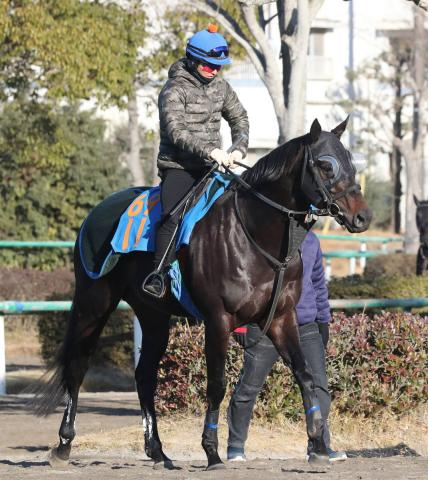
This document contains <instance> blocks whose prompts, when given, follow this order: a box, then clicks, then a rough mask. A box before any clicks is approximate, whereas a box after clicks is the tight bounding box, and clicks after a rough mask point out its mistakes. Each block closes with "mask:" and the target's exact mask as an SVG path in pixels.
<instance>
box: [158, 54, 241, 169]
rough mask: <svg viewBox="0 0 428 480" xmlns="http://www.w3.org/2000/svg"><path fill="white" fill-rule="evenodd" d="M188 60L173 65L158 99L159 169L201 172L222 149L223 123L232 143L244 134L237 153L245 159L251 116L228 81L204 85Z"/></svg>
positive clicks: (215, 80) (215, 81)
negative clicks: (227, 128)
mask: <svg viewBox="0 0 428 480" xmlns="http://www.w3.org/2000/svg"><path fill="white" fill-rule="evenodd" d="M186 65H187V60H186V59H185V58H183V59H181V60H179V61H178V62H176V63H174V64H173V65H172V66H171V68H170V69H169V72H168V77H169V78H168V80H167V82H166V84H165V85H164V87H163V88H162V90H161V92H160V94H159V99H158V107H159V120H160V148H159V155H158V168H159V169H160V170H162V169H165V168H183V169H186V170H200V169H202V168H204V167H205V166H207V165H209V162H208V161H207V159H208V158H209V155H210V153H211V151H212V150H213V149H214V148H221V137H220V121H221V117H223V118H224V119H225V120H226V121H227V122H228V123H229V126H230V129H231V132H232V142H234V141H236V139H237V138H239V136H240V134H242V133H245V134H246V135H247V140H245V141H243V142H242V143H241V144H240V145H239V147H238V149H239V150H241V152H242V153H243V156H245V155H246V153H247V147H248V129H249V125H248V116H247V112H246V110H245V108H244V107H243V106H242V104H241V102H240V101H239V100H238V97H237V95H236V93H235V92H234V90H233V89H232V87H231V86H230V85H229V84H228V83H227V81H226V80H224V79H222V78H220V77H216V78H214V80H212V81H211V82H210V83H209V84H204V83H202V82H201V81H200V80H198V79H197V78H196V77H195V76H194V75H192V74H191V73H190V72H189V71H188V70H187V68H186Z"/></svg>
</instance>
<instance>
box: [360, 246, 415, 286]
mask: <svg viewBox="0 0 428 480" xmlns="http://www.w3.org/2000/svg"><path fill="white" fill-rule="evenodd" d="M415 274H416V255H412V254H407V253H391V254H387V255H379V256H378V257H372V258H368V259H367V260H366V267H365V269H364V278H367V279H372V280H376V279H377V278H379V277H380V276H394V275H400V276H405V277H407V276H412V275H415Z"/></svg>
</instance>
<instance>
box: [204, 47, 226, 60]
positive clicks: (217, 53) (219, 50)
mask: <svg viewBox="0 0 428 480" xmlns="http://www.w3.org/2000/svg"><path fill="white" fill-rule="evenodd" d="M223 55H224V56H225V57H228V56H229V48H228V47H225V46H223V47H215V48H213V49H211V50H210V51H209V52H208V56H209V57H212V58H220V57H222V56H223Z"/></svg>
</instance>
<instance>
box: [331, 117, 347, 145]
mask: <svg viewBox="0 0 428 480" xmlns="http://www.w3.org/2000/svg"><path fill="white" fill-rule="evenodd" d="M348 120H349V115H348V116H347V117H346V118H345V120H344V121H343V122H342V123H339V125H338V126H337V127H336V128H333V130H332V131H331V133H334V134H335V135H336V137H337V138H338V139H339V140H340V137H341V136H342V134H343V132H344V131H345V130H346V125H348Z"/></svg>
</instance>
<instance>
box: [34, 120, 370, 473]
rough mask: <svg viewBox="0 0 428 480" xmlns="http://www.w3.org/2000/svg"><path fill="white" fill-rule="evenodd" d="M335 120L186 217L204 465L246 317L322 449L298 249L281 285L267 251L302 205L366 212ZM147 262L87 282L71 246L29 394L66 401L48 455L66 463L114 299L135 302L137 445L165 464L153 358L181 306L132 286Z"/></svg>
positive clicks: (284, 247) (50, 405)
mask: <svg viewBox="0 0 428 480" xmlns="http://www.w3.org/2000/svg"><path fill="white" fill-rule="evenodd" d="M346 123H347V121H346V120H345V122H343V123H341V124H340V125H338V126H337V127H336V128H335V129H334V130H332V131H331V132H325V131H321V126H320V124H319V123H318V121H317V120H315V121H314V122H313V124H312V126H311V129H310V132H309V133H308V134H306V135H304V136H302V137H299V138H296V139H294V140H291V141H289V142H287V143H285V144H284V145H282V146H280V147H278V148H276V149H275V150H273V151H272V152H271V153H269V154H268V155H266V156H265V157H263V158H262V159H260V160H259V161H258V162H257V164H256V165H255V166H254V167H253V168H251V169H249V170H248V171H247V172H245V173H244V174H243V175H242V178H243V179H244V181H245V182H246V184H247V186H249V188H244V187H243V186H242V185H240V184H239V183H234V184H232V187H231V188H229V189H228V190H227V191H226V192H225V194H223V195H222V196H221V197H220V198H219V199H218V201H217V202H216V203H215V204H214V206H213V207H212V208H211V209H210V211H209V212H208V214H207V215H206V216H205V217H204V218H203V219H202V220H200V221H199V223H198V224H197V225H196V226H195V229H194V232H193V236H192V242H191V244H190V245H189V246H188V247H186V248H183V249H181V250H180V251H179V252H178V259H179V263H180V269H181V271H182V275H183V278H184V283H185V285H186V287H187V289H188V290H189V292H190V294H191V296H192V299H193V300H194V303H195V305H196V307H197V308H198V309H199V311H200V312H201V313H202V314H203V316H204V321H205V353H206V360H207V376H208V380H207V403H208V406H207V412H206V417H205V424H204V429H203V434H202V446H203V448H204V450H205V452H206V454H207V458H208V468H209V469H215V468H221V467H223V463H222V461H221V459H220V457H219V455H218V452H217V449H218V439H217V423H218V417H219V408H220V403H221V401H222V400H223V397H224V394H225V389H226V385H225V374H224V370H225V362H226V353H227V348H228V343H229V335H230V333H231V332H232V331H233V330H234V329H235V328H236V327H238V326H241V325H244V324H247V323H249V322H253V323H257V324H259V326H260V327H261V328H262V329H265V330H266V333H267V335H268V336H269V338H270V339H271V340H272V342H273V343H274V344H275V346H276V348H277V349H278V352H279V354H280V355H281V357H282V358H283V359H284V361H286V362H287V364H288V365H289V366H290V367H291V368H292V371H293V373H294V376H295V378H296V380H297V382H298V385H299V387H300V390H301V394H302V399H303V404H304V410H305V413H306V421H307V432H308V436H309V437H310V438H311V440H312V442H313V444H314V446H315V448H314V454H313V457H312V458H313V459H314V460H325V459H326V458H328V457H327V452H326V448H325V444H324V441H323V439H322V428H323V427H322V418H321V414H320V410H319V405H318V401H317V397H316V393H315V391H314V386H313V381H312V373H311V371H310V369H309V368H308V366H307V364H306V362H305V360H304V358H303V355H302V352H301V349H300V344H299V335H298V328H297V322H296V313H295V308H294V307H295V305H296V304H297V302H298V300H299V297H300V289H301V277H302V262H301V258H300V255H299V254H297V255H293V256H292V257H290V258H288V259H286V260H287V262H286V263H287V268H285V269H284V271H283V272H285V273H283V274H284V277H283V282H282V284H281V285H280V288H278V287H277V286H278V283H279V282H278V281H277V279H278V276H277V272H276V270H278V269H277V268H276V267H278V265H277V264H275V261H277V260H280V261H281V263H282V264H283V265H284V264H285V263H283V260H284V255H285V254H286V252H287V251H289V250H288V244H289V243H290V241H291V240H290V238H289V237H290V236H289V231H290V230H289V226H290V223H291V221H292V220H296V221H297V222H300V224H302V225H307V228H309V227H310V223H307V214H308V212H309V207H310V205H311V204H312V205H315V206H316V207H318V208H319V209H323V210H322V211H323V212H324V214H330V215H332V216H334V217H335V218H336V220H337V221H338V222H339V223H340V224H342V225H343V226H345V227H346V228H347V229H348V230H349V231H350V232H362V231H364V230H366V229H367V228H368V226H369V223H370V220H371V212H370V210H369V209H368V206H367V204H366V202H365V200H364V198H363V196H362V194H361V191H360V188H359V185H357V184H356V181H355V169H354V167H353V164H352V159H351V156H350V153H349V152H348V151H347V150H346V149H345V148H344V146H343V145H342V143H341V142H340V137H341V135H342V133H343V132H344V130H345V128H346ZM275 259H277V260H275ZM277 263H278V262H277ZM151 269H152V254H150V253H142V252H136V253H130V254H127V255H123V256H122V257H121V259H120V261H119V262H118V264H117V265H116V266H115V268H114V269H113V270H112V271H111V272H110V273H108V274H107V275H105V276H104V277H101V278H100V279H97V280H91V279H90V278H89V277H88V276H87V275H86V273H85V270H84V268H83V266H82V262H81V259H80V256H79V249H78V248H76V249H75V276H76V289H75V295H74V299H73V306H72V310H71V314H70V319H69V324H68V330H67V332H66V335H65V339H64V342H63V345H62V348H61V350H60V353H59V355H58V358H57V364H56V370H55V371H54V375H53V377H52V379H51V381H50V383H49V384H48V385H47V386H46V387H45V389H44V390H43V391H42V392H39V394H38V395H37V396H36V398H35V402H36V404H37V405H38V409H37V413H39V414H48V413H49V412H51V411H52V410H53V409H54V408H55V407H56V406H57V405H58V404H59V403H60V402H61V401H63V400H64V399H66V401H67V404H66V408H65V412H64V417H63V420H62V423H61V426H60V430H59V437H60V442H59V445H58V447H56V448H54V449H53V450H52V452H51V460H50V461H51V464H57V463H58V462H64V461H68V458H69V456H70V450H71V443H72V440H73V438H74V436H75V428H74V425H75V417H76V410H77V400H78V392H79V388H80V385H81V383H82V381H83V377H84V375H85V373H86V371H87V368H88V361H89V358H90V356H91V353H92V352H93V351H94V349H95V347H96V344H97V340H98V338H99V336H100V334H101V332H102V330H103V327H104V325H105V323H106V322H107V319H108V317H109V315H110V314H111V313H112V312H113V311H114V310H115V308H116V307H117V305H118V303H119V301H120V300H121V299H123V300H125V301H126V302H128V303H129V305H130V306H131V307H132V309H133V310H134V312H135V314H136V315H137V317H138V319H139V321H140V324H141V328H142V331H143V342H142V348H141V357H140V361H139V363H138V366H137V368H136V372H135V379H136V383H137V390H138V396H139V400H140V404H141V411H142V418H143V428H144V439H145V451H146V453H147V455H148V456H149V457H150V458H152V459H153V460H154V461H155V462H156V463H158V464H160V465H161V466H162V465H163V466H165V467H166V468H172V462H171V461H170V460H169V459H168V457H167V456H166V455H165V453H164V452H163V449H162V444H161V441H160V438H159V434H158V429H157V423H156V413H155V402H154V395H155V390H156V382H157V371H158V366H159V362H160V360H161V357H162V356H163V354H164V352H165V350H166V348H167V344H168V336H169V318H170V316H171V315H172V314H176V315H186V314H185V313H184V312H183V310H182V308H181V306H180V305H179V304H178V303H177V301H176V300H175V299H174V298H173V297H172V296H171V295H170V294H167V296H166V297H164V298H163V299H161V300H159V299H154V298H151V297H149V296H147V295H146V294H144V293H143V291H142V289H141V284H142V281H143V279H144V278H145V277H146V275H147V274H148V273H149V272H150V271H151ZM275 284H276V287H275ZM275 293H276V294H275ZM275 297H276V300H275ZM274 301H275V302H276V306H275V308H274V309H273V310H272V309H271V308H270V305H271V304H272V303H273V302H274Z"/></svg>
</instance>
